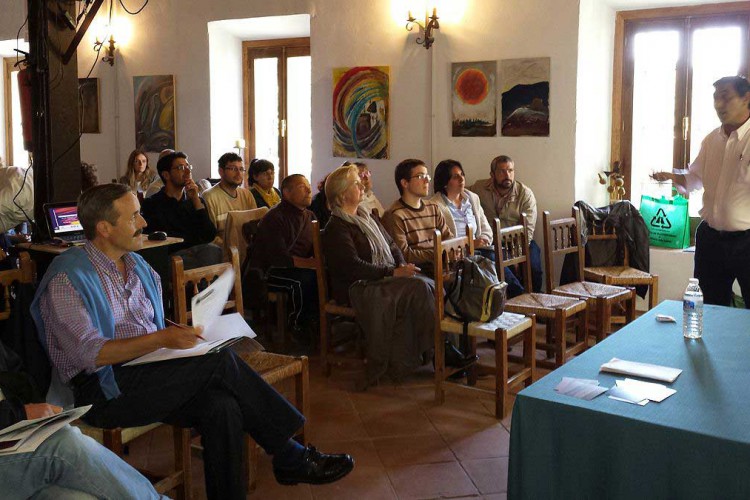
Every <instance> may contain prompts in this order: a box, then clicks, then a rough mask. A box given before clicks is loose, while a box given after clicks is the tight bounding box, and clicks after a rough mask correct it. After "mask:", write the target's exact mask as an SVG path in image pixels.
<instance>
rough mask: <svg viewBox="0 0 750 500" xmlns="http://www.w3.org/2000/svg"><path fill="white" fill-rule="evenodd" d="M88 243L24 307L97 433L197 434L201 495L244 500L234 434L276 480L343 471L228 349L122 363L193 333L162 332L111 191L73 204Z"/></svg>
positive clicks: (123, 192)
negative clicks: (141, 429) (176, 429)
mask: <svg viewBox="0 0 750 500" xmlns="http://www.w3.org/2000/svg"><path fill="white" fill-rule="evenodd" d="M78 216H79V218H80V222H81V225H82V226H83V229H84V231H85V233H86V238H87V239H88V240H89V241H88V242H87V243H86V245H85V246H84V247H82V248H72V249H69V250H67V251H66V252H64V253H63V254H61V255H60V256H59V257H57V258H56V259H55V260H54V261H53V262H52V264H51V265H50V267H49V269H48V270H47V273H46V274H45V276H44V278H43V279H42V282H41V283H40V285H39V289H38V291H37V295H36V297H35V299H34V303H33V304H32V314H33V316H34V320H35V321H36V323H37V327H38V330H39V332H40V336H41V337H42V342H43V344H44V345H45V346H46V348H47V352H48V354H49V357H50V359H51V361H52V364H53V366H54V367H55V369H56V370H57V373H58V375H59V377H60V379H61V380H62V382H64V383H66V384H68V385H69V386H71V387H72V389H73V394H74V397H75V402H76V405H88V404H91V405H93V408H92V409H91V410H90V411H89V412H88V413H87V415H86V416H85V417H84V420H86V421H87V422H88V423H89V424H91V425H95V426H97V427H105V428H112V427H132V426H138V425H145V424H149V423H153V422H166V423H169V424H173V425H178V426H182V427H195V428H197V429H198V430H199V431H200V434H201V439H202V442H203V447H204V455H203V457H204V467H205V476H206V491H207V494H208V497H209V498H217V499H218V498H221V499H225V498H232V499H234V498H237V499H240V498H243V499H244V498H245V489H244V482H243V480H242V443H243V439H242V435H243V433H248V434H250V436H252V438H253V439H254V440H255V441H256V442H257V443H258V444H259V445H260V446H261V447H263V449H264V450H265V451H266V452H267V453H269V454H270V455H273V465H274V474H275V476H276V480H277V481H278V482H280V483H282V484H296V483H300V482H304V483H312V484H322V483H327V482H332V481H336V480H338V479H340V478H342V477H344V476H345V475H346V474H348V473H349V472H350V471H351V470H352V468H353V467H354V461H353V459H352V458H351V457H350V456H349V455H344V454H341V455H326V454H322V453H320V452H318V451H317V450H315V448H313V447H307V448H305V447H303V446H301V445H299V444H298V443H297V442H296V441H294V440H293V439H292V436H293V435H294V433H295V431H296V430H297V429H299V427H300V426H301V425H302V424H303V422H304V417H303V416H302V415H301V414H299V413H298V412H297V410H296V409H295V408H294V407H293V406H292V405H291V404H289V402H288V401H287V400H286V399H284V397H282V396H281V395H280V394H279V393H277V392H276V391H275V390H274V389H273V388H272V387H271V386H269V385H268V384H267V383H266V382H265V381H264V380H263V379H262V378H261V377H260V376H259V375H258V374H257V373H255V372H254V371H253V370H252V369H251V368H250V367H249V366H247V364H245V363H244V362H243V361H242V360H241V359H240V358H239V357H237V356H236V355H235V354H234V353H233V352H232V351H231V350H224V351H222V352H220V353H217V354H212V355H205V356H200V357H190V358H182V359H174V360H169V361H164V362H160V363H151V364H143V365H137V366H122V363H125V362H127V361H129V360H132V359H134V358H137V357H139V356H142V355H144V354H147V353H149V352H152V351H154V350H156V349H159V348H161V347H167V348H172V349H187V348H190V347H193V346H194V345H195V344H196V342H197V337H198V335H200V332H201V330H200V328H185V327H175V326H171V327H165V324H164V311H163V308H162V303H161V281H160V279H159V276H158V275H157V274H156V273H155V272H154V270H153V269H151V267H150V266H149V265H148V264H147V263H146V262H145V261H144V260H143V258H142V257H140V256H139V255H138V254H137V253H135V251H136V250H139V249H140V248H141V245H142V239H141V234H142V231H143V228H145V227H146V221H145V220H144V219H143V217H141V215H140V205H139V203H138V199H137V198H136V197H135V195H133V194H132V192H131V191H130V189H129V188H128V187H127V186H125V185H121V184H107V185H102V186H97V187H95V188H92V189H90V190H88V191H86V192H84V193H83V194H82V195H81V197H80V199H79V201H78Z"/></svg>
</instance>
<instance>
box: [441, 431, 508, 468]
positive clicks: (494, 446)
mask: <svg viewBox="0 0 750 500" xmlns="http://www.w3.org/2000/svg"><path fill="white" fill-rule="evenodd" d="M443 437H444V439H445V441H446V442H447V443H448V447H449V448H450V449H451V450H452V451H453V453H455V454H456V457H458V459H459V460H460V461H464V460H472V459H481V458H497V457H507V456H508V455H509V453H508V450H509V448H510V434H509V433H508V430H507V429H505V427H503V426H502V425H500V424H496V425H494V426H492V427H488V428H486V429H483V430H479V431H468V432H463V433H460V432H456V433H453V434H450V433H449V434H447V435H444V436H443Z"/></svg>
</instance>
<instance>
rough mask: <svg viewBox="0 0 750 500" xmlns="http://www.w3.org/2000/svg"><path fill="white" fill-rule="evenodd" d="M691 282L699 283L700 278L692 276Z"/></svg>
mask: <svg viewBox="0 0 750 500" xmlns="http://www.w3.org/2000/svg"><path fill="white" fill-rule="evenodd" d="M690 283H696V284H697V283H698V278H690Z"/></svg>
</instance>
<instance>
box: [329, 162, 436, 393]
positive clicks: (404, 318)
mask: <svg viewBox="0 0 750 500" xmlns="http://www.w3.org/2000/svg"><path fill="white" fill-rule="evenodd" d="M325 193H326V198H327V199H328V203H329V205H330V207H331V218H330V220H329V222H328V225H327V226H326V229H325V231H324V232H323V254H324V256H325V261H326V268H327V271H328V276H329V279H330V293H331V297H332V298H333V299H334V300H336V302H338V303H340V304H351V305H352V307H353V308H354V309H355V311H356V317H357V324H358V325H359V326H360V328H361V329H362V330H363V332H364V335H365V340H366V346H367V376H368V382H370V383H372V382H375V381H377V380H378V379H379V378H380V377H381V376H382V375H384V374H386V373H387V374H388V375H390V376H391V378H393V379H396V380H399V379H401V378H403V377H404V376H405V375H406V374H407V373H409V372H410V371H411V370H412V369H414V368H416V367H418V366H419V365H420V356H421V355H422V354H423V353H424V352H426V351H427V350H429V349H430V347H432V343H433V340H432V337H433V325H434V319H435V298H434V286H435V285H434V283H433V281H432V280H430V279H429V278H425V277H424V276H421V275H419V274H418V271H419V268H418V267H416V266H415V265H414V264H407V263H406V260H405V259H404V256H403V254H402V253H401V250H399V248H398V247H397V246H396V244H395V243H394V242H393V240H392V239H391V237H390V236H389V235H388V233H387V232H386V231H385V229H384V228H383V226H381V225H380V223H379V222H378V221H377V220H375V219H374V218H373V217H372V216H371V215H370V214H369V213H368V212H367V211H366V210H365V209H364V208H362V207H361V206H360V202H361V201H362V195H363V193H364V186H363V185H362V181H361V180H360V178H359V172H358V170H357V167H356V166H354V165H349V166H341V167H339V168H337V169H336V170H334V171H333V172H332V173H331V174H330V175H329V176H328V179H327V180H326V183H325Z"/></svg>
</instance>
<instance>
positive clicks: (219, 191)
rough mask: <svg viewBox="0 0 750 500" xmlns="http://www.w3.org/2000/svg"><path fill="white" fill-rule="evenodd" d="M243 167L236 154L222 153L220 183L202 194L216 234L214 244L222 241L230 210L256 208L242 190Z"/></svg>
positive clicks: (244, 190)
mask: <svg viewBox="0 0 750 500" xmlns="http://www.w3.org/2000/svg"><path fill="white" fill-rule="evenodd" d="M246 171H247V169H245V165H244V164H243V163H242V157H240V156H239V155H238V154H237V153H224V154H223V155H221V157H220V158H219V177H221V181H220V182H219V183H218V184H216V185H215V186H213V187H212V188H210V189H207V190H206V191H204V192H203V201H205V202H206V208H207V209H208V215H209V217H210V218H211V222H213V223H214V226H216V229H217V230H218V233H217V235H216V239H215V240H214V243H216V244H217V245H221V244H222V242H223V239H224V225H225V223H226V220H227V212H230V211H232V210H250V209H252V208H257V205H256V204H255V198H253V195H252V193H251V192H250V191H249V190H247V189H245V188H243V187H240V186H242V182H243V180H244V178H245V172H246Z"/></svg>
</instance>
